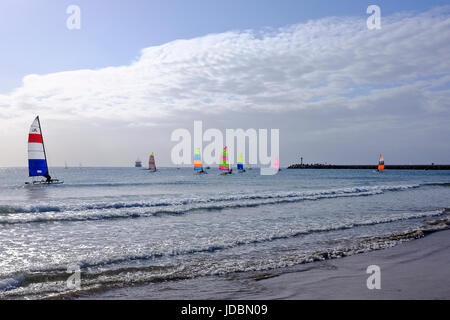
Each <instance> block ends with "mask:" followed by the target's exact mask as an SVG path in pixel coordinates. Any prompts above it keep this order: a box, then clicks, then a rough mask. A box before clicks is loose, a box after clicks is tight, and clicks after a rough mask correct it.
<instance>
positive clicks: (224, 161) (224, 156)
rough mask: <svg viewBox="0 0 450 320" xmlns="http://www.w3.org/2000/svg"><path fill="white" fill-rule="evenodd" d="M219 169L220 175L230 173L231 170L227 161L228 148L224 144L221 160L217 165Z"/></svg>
mask: <svg viewBox="0 0 450 320" xmlns="http://www.w3.org/2000/svg"><path fill="white" fill-rule="evenodd" d="M219 169H220V171H222V173H221V175H226V174H231V173H232V170H231V169H230V165H229V163H228V150H227V147H226V146H225V147H224V148H223V152H222V162H221V163H220V165H219Z"/></svg>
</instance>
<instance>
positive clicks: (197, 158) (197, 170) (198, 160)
mask: <svg viewBox="0 0 450 320" xmlns="http://www.w3.org/2000/svg"><path fill="white" fill-rule="evenodd" d="M206 173H207V172H206V171H205V170H203V164H202V157H201V155H200V149H195V153H194V174H195V175H200V174H206Z"/></svg>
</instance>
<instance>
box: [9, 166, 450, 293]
mask: <svg viewBox="0 0 450 320" xmlns="http://www.w3.org/2000/svg"><path fill="white" fill-rule="evenodd" d="M52 175H53V176H55V177H57V178H59V179H62V180H64V181H65V183H64V184H62V185H36V186H29V185H25V184H24V182H25V181H27V180H28V174H27V169H26V168H0V298H3V299H5V298H19V299H20V298H44V297H53V296H55V297H64V296H65V295H70V296H77V295H80V294H81V295H84V296H89V295H90V294H92V293H93V292H96V293H98V292H105V291H108V290H111V289H113V288H128V287H129V288H132V287H134V286H139V285H145V284H149V283H154V282H161V281H178V280H180V279H201V278H202V277H204V276H221V275H230V274H237V273H242V272H248V271H258V270H274V269H282V268H284V267H289V266H293V265H296V264H300V263H307V262H309V261H312V260H314V259H311V257H314V255H315V254H316V253H317V252H350V251H349V250H350V249H351V248H357V249H358V248H359V249H360V248H361V246H360V245H359V244H360V243H361V239H371V238H374V239H375V238H376V237H379V236H386V235H391V234H395V233H401V232H407V231H410V230H414V229H417V228H419V227H420V226H422V225H423V221H424V220H425V219H429V218H431V217H439V216H441V215H443V214H446V213H448V211H446V210H445V208H448V207H450V171H403V170H399V171H395V170H391V171H389V170H387V171H385V172H383V173H377V172H374V171H372V170H286V169H284V170H282V171H280V172H279V173H278V174H277V175H274V176H262V175H260V174H259V169H256V168H254V169H253V170H247V172H245V173H237V172H236V173H233V174H232V175H226V176H222V175H219V171H218V169H216V168H212V169H211V170H208V174H206V175H200V176H198V175H193V170H192V169H191V168H180V169H177V168H159V169H158V171H157V172H150V171H148V170H144V169H143V168H68V169H64V168H55V169H54V170H52ZM367 248H371V246H368V247H367ZM74 266H76V267H77V268H79V271H80V277H79V278H80V279H81V280H80V281H81V283H80V285H79V286H76V287H73V286H68V284H67V280H68V278H69V277H70V276H71V274H72V273H71V272H73V270H76V268H75V269H74V268H73V267H74ZM68 269H69V270H68Z"/></svg>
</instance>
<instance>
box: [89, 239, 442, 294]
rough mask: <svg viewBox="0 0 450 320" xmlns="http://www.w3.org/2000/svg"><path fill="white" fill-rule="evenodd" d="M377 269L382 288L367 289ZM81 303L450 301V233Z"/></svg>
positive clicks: (135, 289)
mask: <svg viewBox="0 0 450 320" xmlns="http://www.w3.org/2000/svg"><path fill="white" fill-rule="evenodd" d="M370 265H378V266H379V267H380V270H381V289H380V290H377V289H373V290H369V289H368V288H367V284H366V282H367V278H368V277H369V276H370V274H367V273H366V270H367V267H368V266H370ZM81 298H82V299H86V298H87V299H262V300H266V299H450V230H444V231H438V232H434V233H431V234H428V235H427V236H425V237H424V238H421V239H416V240H411V241H408V242H405V243H401V244H398V245H397V246H395V247H392V248H389V249H383V250H376V251H371V252H368V253H363V254H357V255H353V256H349V257H344V258H339V259H330V260H325V261H320V262H313V263H308V264H303V265H299V266H295V267H291V268H285V269H278V270H274V271H269V272H254V273H252V272H249V273H237V274H233V275H229V276H226V277H219V276H211V277H202V278H197V279H187V280H180V281H170V282H163V283H153V284H149V285H145V286H139V287H129V288H122V289H116V290H111V291H108V292H103V293H99V294H96V295H93V296H92V295H90V296H87V297H86V296H85V297H81Z"/></svg>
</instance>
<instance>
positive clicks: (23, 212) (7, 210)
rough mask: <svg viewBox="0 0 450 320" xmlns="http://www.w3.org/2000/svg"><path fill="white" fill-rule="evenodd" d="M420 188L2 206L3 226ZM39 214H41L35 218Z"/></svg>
mask: <svg viewBox="0 0 450 320" xmlns="http://www.w3.org/2000/svg"><path fill="white" fill-rule="evenodd" d="M420 186H421V185H399V186H365V187H350V188H338V189H329V190H316V191H295V192H278V193H270V194H269V193H261V194H235V195H229V194H224V195H220V196H215V197H209V198H195V197H193V198H184V199H162V200H157V201H133V202H114V203H105V202H102V203H92V204H84V205H60V206H55V205H41V206H40V205H34V206H4V205H3V206H0V224H16V223H31V222H34V223H38V222H54V221H88V220H103V219H119V218H122V219H123V218H138V217H149V216H162V215H180V214H186V213H188V212H192V211H202V210H208V211H209V210H223V209H230V208H243V207H256V206H261V205H273V204H281V203H289V202H298V201H313V200H321V199H330V198H342V197H358V196H372V195H377V194H382V193H385V192H393V191H402V190H408V189H412V188H419V187H420ZM36 213H39V215H36Z"/></svg>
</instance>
